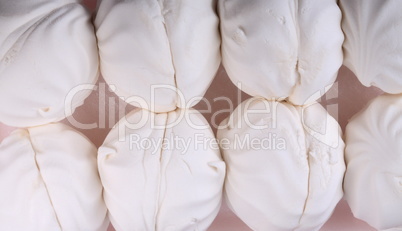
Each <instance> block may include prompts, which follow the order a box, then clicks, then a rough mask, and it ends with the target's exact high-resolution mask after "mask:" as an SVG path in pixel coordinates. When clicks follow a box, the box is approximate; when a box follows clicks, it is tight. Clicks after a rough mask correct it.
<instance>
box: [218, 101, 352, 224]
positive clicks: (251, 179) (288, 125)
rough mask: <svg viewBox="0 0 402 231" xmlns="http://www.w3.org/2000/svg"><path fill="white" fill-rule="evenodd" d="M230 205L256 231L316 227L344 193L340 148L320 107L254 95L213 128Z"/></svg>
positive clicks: (331, 122) (331, 121)
mask: <svg viewBox="0 0 402 231" xmlns="http://www.w3.org/2000/svg"><path fill="white" fill-rule="evenodd" d="M218 139H219V141H220V146H221V150H222V153H223V158H224V160H225V163H226V165H227V175H226V180H225V190H224V191H225V197H226V200H227V203H228V205H229V207H230V208H231V209H232V211H233V212H234V213H235V214H237V216H238V217H239V218H240V219H242V220H243V221H244V222H245V223H246V224H247V225H248V226H249V227H250V228H251V229H253V230H261V231H265V230H306V231H311V230H319V228H320V227H321V226H322V225H323V224H324V223H325V222H326V221H327V220H328V219H329V217H330V216H331V214H332V212H333V210H334V209H335V206H336V205H337V203H338V201H339V200H340V199H341V198H342V196H343V191H342V180H343V176H344V171H345V163H344V160H343V151H344V143H343V141H342V138H341V131H340V127H339V125H338V123H337V122H336V121H335V120H334V119H333V118H332V117H331V116H330V115H329V114H328V113H327V112H326V111H325V109H324V108H323V107H322V106H321V105H319V104H317V103H316V104H313V105H309V106H305V107H295V106H293V105H291V104H289V103H280V102H275V101H266V100H264V99H261V98H251V99H249V100H246V101H245V102H243V103H242V104H241V105H239V106H238V107H237V108H236V110H235V111H234V112H233V113H232V114H231V116H230V117H229V118H227V119H226V120H224V121H223V122H222V124H221V128H220V129H219V130H218Z"/></svg>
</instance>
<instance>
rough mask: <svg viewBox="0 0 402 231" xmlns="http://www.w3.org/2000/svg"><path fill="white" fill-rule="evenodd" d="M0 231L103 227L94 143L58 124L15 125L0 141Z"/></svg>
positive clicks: (69, 230) (101, 230) (70, 230)
mask: <svg viewBox="0 0 402 231" xmlns="http://www.w3.org/2000/svg"><path fill="white" fill-rule="evenodd" d="M0 187H1V190H0V230H24V231H44V230H49V231H50V230H52V231H57V230H60V231H61V230H65V231H89V230H91V231H105V230H106V229H107V226H108V224H109V221H108V219H107V209H106V206H105V204H104V201H103V198H102V184H101V182H100V179H99V175H98V171H97V166H96V147H95V146H94V145H93V144H92V143H91V142H90V141H89V140H88V139H87V138H86V137H84V136H83V135H82V134H81V133H78V132H77V131H75V130H73V129H72V128H70V127H68V126H66V125H63V124H48V125H44V126H38V127H32V128H26V129H18V130H15V131H14V132H13V133H11V134H10V136H8V137H7V138H5V139H4V140H3V141H2V142H1V143H0Z"/></svg>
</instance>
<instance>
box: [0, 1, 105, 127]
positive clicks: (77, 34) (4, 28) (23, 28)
mask: <svg viewBox="0 0 402 231" xmlns="http://www.w3.org/2000/svg"><path fill="white" fill-rule="evenodd" d="M0 9H1V11H0V18H1V20H0V28H1V29H0V30H1V33H0V60H1V62H0V122H2V123H5V124H7V125H10V126H15V127H30V126H37V125H42V124H46V123H50V122H56V121H59V120H62V119H64V118H65V117H66V116H69V115H71V114H72V112H73V111H74V109H75V108H76V107H78V106H80V105H81V104H82V103H83V102H84V99H85V98H86V97H87V96H88V95H89V94H90V92H91V91H90V90H83V91H80V92H79V93H77V94H76V95H75V97H74V99H73V100H72V101H71V102H70V101H69V102H68V103H67V106H68V107H69V108H71V110H70V112H69V113H65V99H66V97H67V96H68V95H69V92H70V91H71V90H72V89H73V88H74V87H76V86H77V85H80V84H93V83H95V82H96V80H97V77H98V53H97V47H96V39H95V34H94V29H93V26H92V24H91V15H90V13H89V12H88V11H86V10H85V9H84V7H83V6H81V5H80V4H78V3H77V1H74V0H70V1H61V0H59V1H53V0H35V1H26V0H15V1H14V0H13V1H1V2H0Z"/></svg>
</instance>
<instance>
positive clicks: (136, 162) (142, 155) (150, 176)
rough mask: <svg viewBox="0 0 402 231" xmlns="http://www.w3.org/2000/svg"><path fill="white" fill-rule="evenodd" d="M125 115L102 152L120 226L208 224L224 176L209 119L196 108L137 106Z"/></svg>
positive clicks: (109, 198)
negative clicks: (154, 109)
mask: <svg viewBox="0 0 402 231" xmlns="http://www.w3.org/2000/svg"><path fill="white" fill-rule="evenodd" d="M181 116H184V118H181ZM126 117H127V119H126V118H123V119H122V120H121V121H119V123H118V124H117V126H116V127H115V128H114V129H112V131H111V132H110V133H109V135H108V136H107V138H106V140H105V142H104V144H103V145H102V146H101V147H100V148H99V155H98V167H99V173H100V177H101V180H102V183H103V186H104V199H105V203H106V205H107V207H108V209H109V217H110V220H111V222H112V224H113V226H114V227H115V228H116V230H117V231H121V230H156V231H158V230H164V231H165V230H166V231H168V230H171V231H173V230H174V231H181V230H183V231H184V230H186V231H187V230H206V229H207V228H208V226H209V225H210V224H211V223H212V221H213V220H214V218H215V216H216V215H217V213H218V211H219V208H220V204H221V197H222V187H223V181H224V177H225V163H224V162H223V161H222V159H221V156H220V153H219V147H218V144H217V143H216V139H215V138H214V135H213V133H212V131H211V129H210V127H209V125H208V123H207V121H206V120H205V119H204V117H203V116H202V115H201V114H200V113H199V112H197V111H196V110H193V109H177V110H175V111H172V112H169V113H160V114H154V113H152V112H149V111H147V110H134V111H133V112H131V113H129V114H128V115H127V116H126ZM187 117H188V118H189V119H188V118H187ZM186 118H187V119H186ZM141 119H144V123H141V122H139V121H141ZM189 121H191V123H190V122H189ZM152 123H154V125H157V126H159V127H158V128H157V127H154V125H152ZM174 123H176V124H174ZM172 124H174V126H172V127H171V126H170V125H172ZM137 125H141V126H137ZM194 125H197V126H204V128H195V127H194ZM175 140H178V141H175ZM181 141H184V142H186V143H187V144H188V147H187V148H184V146H182V145H181ZM151 142H154V143H151ZM214 142H215V146H213V143H214ZM149 145H150V146H149ZM204 145H205V146H204ZM210 145H212V146H210Z"/></svg>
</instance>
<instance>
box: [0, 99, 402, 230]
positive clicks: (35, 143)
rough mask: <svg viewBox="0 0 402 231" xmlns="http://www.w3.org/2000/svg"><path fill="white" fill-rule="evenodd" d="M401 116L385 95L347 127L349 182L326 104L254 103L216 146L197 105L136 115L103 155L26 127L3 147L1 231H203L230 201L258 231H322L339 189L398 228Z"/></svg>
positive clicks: (361, 211)
mask: <svg viewBox="0 0 402 231" xmlns="http://www.w3.org/2000/svg"><path fill="white" fill-rule="evenodd" d="M250 112H251V113H250ZM401 114H402V96H401V95H384V96H380V97H378V98H377V99H375V100H374V101H373V102H372V103H371V104H370V105H369V106H368V107H367V109H366V110H364V111H363V112H361V113H360V114H359V115H357V116H356V117H354V118H353V119H352V121H351V122H350V123H349V125H348V126H347V130H346V164H347V170H346V175H345V162H344V148H345V144H344V142H343V140H342V137H341V131H340V128H339V125H338V124H337V122H336V121H335V120H334V119H333V118H332V117H331V116H329V114H328V113H327V112H326V111H325V109H324V108H323V107H322V106H320V105H319V104H311V105H308V106H294V105H291V104H289V103H284V102H275V101H267V100H265V99H262V98H251V99H249V100H246V101H245V102H243V103H242V104H240V105H239V106H238V107H237V109H236V110H235V111H234V112H233V113H232V114H231V116H230V117H229V118H228V119H226V120H224V121H223V122H222V124H221V126H220V129H219V130H218V141H219V142H217V140H216V139H215V137H214V134H213V132H212V131H211V129H210V127H209V125H208V123H207V121H206V120H205V119H204V117H203V116H202V115H201V114H199V113H198V112H197V111H195V110H193V109H178V110H175V111H172V112H168V113H152V112H149V111H148V110H144V109H136V110H134V111H132V112H131V113H129V114H128V115H127V116H126V117H124V118H122V120H120V121H119V123H118V124H117V126H116V127H115V128H113V129H112V131H111V132H110V133H109V135H108V136H107V138H106V140H105V142H104V143H103V145H102V146H101V147H100V148H99V150H98V152H97V151H96V148H95V147H94V145H93V144H92V143H91V142H90V141H89V140H88V139H87V138H86V137H84V136H83V135H82V134H80V133H78V132H76V131H75V130H74V129H72V128H70V127H68V126H66V125H63V124H59V123H56V124H48V125H43V126H38V127H32V128H26V129H19V130H16V131H14V132H13V133H12V134H11V135H10V136H9V137H7V138H6V139H5V140H4V141H3V142H2V143H0V184H1V186H2V190H0V205H1V206H0V215H1V216H0V229H1V230H32V231H37V230H74V231H76V230H83V231H88V230H91V231H97V230H99V231H102V230H106V229H107V226H108V223H109V219H110V221H111V222H112V224H113V226H114V227H115V228H116V230H117V231H123V230H174V231H188V230H206V229H207V228H208V227H209V225H210V224H211V223H212V221H213V220H214V218H215V216H216V215H217V213H218V211H219V208H220V204H221V200H222V195H224V198H226V202H227V204H228V205H229V207H230V208H231V210H232V211H233V212H234V213H235V214H236V215H237V216H238V217H239V218H240V219H242V220H243V221H244V222H245V223H246V224H247V225H248V226H249V227H250V228H252V229H253V230H309V231H310V230H319V229H320V227H321V226H322V225H323V224H324V223H325V222H326V221H327V220H328V219H329V217H330V216H331V214H332V212H333V211H334V209H335V206H336V205H337V203H338V202H339V200H340V199H341V198H342V196H343V188H344V190H345V197H346V199H347V201H348V203H349V205H350V207H351V209H352V211H353V214H354V215H355V216H356V217H357V218H360V219H363V220H365V221H366V222H368V223H369V224H370V225H372V226H373V227H376V228H377V229H380V230H385V229H392V230H400V229H401V228H402V219H401V218H402V217H401V214H402V200H401V195H402V188H401V185H402V184H401V182H402V177H401V176H402V172H401V171H402V168H401V167H400V166H401V155H400V153H401V150H402V147H401V142H399V141H400V139H402V137H401V134H402V133H401V132H400V131H401V130H402V123H401V119H400V115H401ZM220 151H222V154H223V159H224V161H223V160H222V158H221V155H220Z"/></svg>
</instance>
